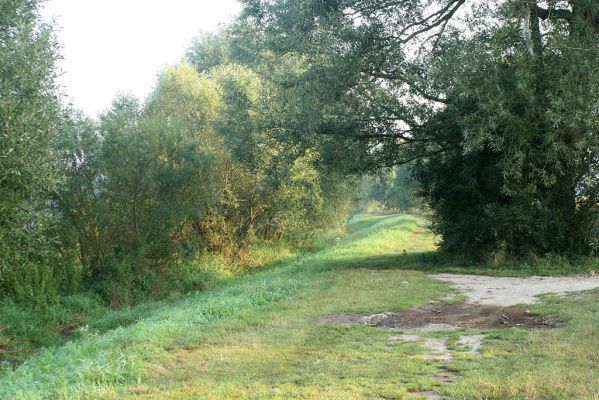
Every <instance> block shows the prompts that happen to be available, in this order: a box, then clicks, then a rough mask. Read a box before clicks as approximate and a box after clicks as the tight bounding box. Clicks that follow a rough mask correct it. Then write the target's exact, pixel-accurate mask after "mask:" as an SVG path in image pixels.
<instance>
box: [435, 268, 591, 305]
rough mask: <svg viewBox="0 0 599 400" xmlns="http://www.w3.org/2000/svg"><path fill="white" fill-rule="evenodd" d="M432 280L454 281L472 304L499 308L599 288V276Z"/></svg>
mask: <svg viewBox="0 0 599 400" xmlns="http://www.w3.org/2000/svg"><path fill="white" fill-rule="evenodd" d="M429 276H430V277H431V278H434V279H438V280H442V281H446V282H450V283H451V284H452V286H454V287H455V288H456V289H458V290H459V291H460V292H462V293H463V294H465V295H466V296H467V297H468V301H469V302H470V303H475V304H489V305H496V306H513V305H516V304H531V303H538V302H539V301H540V299H539V297H538V296H539V295H543V294H547V293H553V294H556V295H561V296H563V295H565V294H567V293H569V292H579V291H583V290H592V289H596V288H599V276H598V275H595V276H557V277H541V276H533V277H529V278H502V277H491V276H480V275H456V274H436V275H429Z"/></svg>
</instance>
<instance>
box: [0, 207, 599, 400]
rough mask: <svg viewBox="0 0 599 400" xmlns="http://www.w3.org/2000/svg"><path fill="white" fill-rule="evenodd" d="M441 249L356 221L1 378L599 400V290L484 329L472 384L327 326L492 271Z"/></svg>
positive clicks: (108, 394) (404, 226)
mask: <svg viewBox="0 0 599 400" xmlns="http://www.w3.org/2000/svg"><path fill="white" fill-rule="evenodd" d="M433 250H434V243H433V237H432V236H431V235H430V233H428V232H427V230H426V222H425V220H423V219H420V218H417V217H412V216H379V217H373V216H358V217H356V218H354V220H353V221H352V223H351V224H350V229H349V232H348V234H347V235H346V236H345V237H344V238H343V239H342V240H340V242H339V243H338V244H337V245H334V246H329V247H327V248H325V249H323V250H321V251H318V252H315V253H312V254H309V255H305V256H301V257H296V258H293V259H290V260H289V261H287V262H283V263H278V265H276V266H274V267H272V268H269V269H267V270H265V271H261V272H257V273H254V274H251V275H246V276H243V277H241V278H238V279H235V280H233V281H231V282H229V283H226V284H222V285H220V286H217V287H214V288H213V289H211V290H209V291H207V292H205V293H202V294H194V295H190V296H187V297H185V298H183V299H180V300H178V301H174V302H155V303H151V304H149V305H145V306H143V307H139V308H136V309H133V310H129V311H124V312H121V313H120V314H119V313H116V314H110V315H107V316H105V317H104V318H103V319H104V320H105V321H108V322H106V325H105V326H101V323H99V324H98V325H97V327H95V328H94V327H91V326H90V329H89V330H88V331H85V332H82V333H81V337H79V338H77V339H76V340H73V341H72V342H70V343H67V344H65V345H63V346H59V347H51V348H49V349H48V350H46V351H44V352H42V353H40V354H38V355H37V356H35V357H33V358H32V359H31V360H29V361H27V362H26V363H24V364H23V365H21V366H20V367H19V368H18V369H17V370H16V371H14V372H9V371H6V372H4V373H3V374H2V375H0V398H1V399H46V398H48V399H117V398H118V399H122V398H126V399H198V398H207V399H223V398H239V399H246V398H255V399H262V398H265V399H266V398H273V399H283V398H306V399H307V398H325V399H371V398H403V397H405V396H406V395H407V394H408V393H410V392H415V391H419V390H436V391H438V392H440V393H444V394H446V395H448V396H450V397H451V398H456V399H478V398H480V399H484V398H492V399H505V398H512V399H523V398H530V399H537V398H538V399H541V398H549V399H553V398H556V399H572V398H589V399H593V398H599V397H598V396H599V391H598V390H597V388H598V387H599V335H597V334H596V332H597V329H598V328H599V307H597V306H598V305H599V292H594V293H589V294H586V295H583V296H577V297H573V298H571V299H569V300H563V299H562V300H558V299H555V298H551V297H549V298H548V299H547V302H546V303H545V304H543V305H539V306H534V311H535V312H539V313H546V312H552V313H559V315H560V316H561V317H562V318H563V319H565V320H568V321H569V323H568V324H567V325H566V326H565V327H564V328H560V329H556V330H552V331H525V330H519V329H510V330H504V331H500V330H496V331H487V332H484V333H485V334H486V335H487V341H486V342H485V346H484V349H483V350H484V351H483V353H482V355H469V354H463V353H460V352H456V358H455V360H454V361H453V362H452V364H451V368H452V369H455V370H458V371H460V373H461V374H462V377H461V378H460V379H459V380H458V381H457V382H455V383H452V384H442V383H439V382H437V381H436V380H435V375H436V374H437V372H438V368H439V366H438V365H437V364H436V363H435V362H434V361H431V360H427V359H426V357H425V353H426V351H425V349H424V348H423V346H422V345H421V344H419V343H404V342H401V341H394V340H390V337H391V336H392V335H395V334H397V333H396V332H394V331H390V330H386V329H378V328H370V327H364V326H358V327H342V326H331V325H323V324H319V323H317V319H318V318H319V317H321V316H324V315H328V314H332V313H343V312H384V311H390V310H392V311H397V310H401V309H406V308H410V307H412V306H414V305H418V304H423V303H427V302H429V301H431V300H439V299H443V298H444V297H445V296H447V294H449V293H450V292H451V289H450V288H449V287H448V286H447V285H446V284H445V283H442V282H439V281H435V280H432V279H430V278H428V277H426V275H425V274H424V273H423V272H422V271H432V272H441V271H443V272H445V271H447V270H452V271H458V272H460V271H467V272H470V273H472V272H475V273H484V272H485V271H487V270H488V268H489V267H484V266H483V267H477V268H475V269H474V270H472V269H468V268H467V267H466V266H463V267H459V266H453V265H450V264H446V263H440V262H439V261H438V259H437V258H436V256H435V255H434V254H433V253H432V251H433ZM373 267H374V268H375V269H372V268H373ZM585 268H586V267H585ZM572 269H573V270H575V269H577V268H572ZM524 272H526V269H525V268H509V269H506V273H507V274H508V275H519V274H524ZM127 317H129V318H127ZM111 318H113V320H112V321H111V320H110V319H111ZM119 324H123V325H124V326H122V327H119V328H116V329H112V330H108V331H107V329H109V328H110V327H114V326H116V325H119ZM436 335H438V334H436ZM448 335H450V336H451V335H453V336H456V335H457V334H455V333H453V334H448ZM454 339H455V337H454ZM454 341H455V340H454Z"/></svg>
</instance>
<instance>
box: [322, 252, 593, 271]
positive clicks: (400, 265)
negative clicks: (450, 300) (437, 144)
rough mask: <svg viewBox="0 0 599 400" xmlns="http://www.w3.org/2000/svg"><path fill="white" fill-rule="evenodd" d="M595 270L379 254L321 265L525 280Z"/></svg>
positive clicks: (566, 262) (565, 263)
mask: <svg viewBox="0 0 599 400" xmlns="http://www.w3.org/2000/svg"><path fill="white" fill-rule="evenodd" d="M597 268H598V266H597V265H596V263H594V262H593V260H589V259H579V260H571V259H542V260H540V261H539V262H538V263H536V264H527V263H506V264H501V265H493V264H475V263H472V264H460V263H456V262H452V261H448V260H447V259H445V258H444V257H443V255H442V254H440V253H438V252H435V251H427V252H414V253H407V254H403V253H397V254H382V255H376V256H367V257H356V256H348V257H343V256H339V257H336V258H335V259H333V260H330V261H328V262H327V263H326V265H324V266H323V267H322V268H321V270H322V271H330V270H344V269H367V270H372V271H379V270H380V271H386V270H403V271H419V272H424V273H427V274H440V273H452V274H470V275H488V276H505V277H526V276H559V275H576V274H587V273H592V271H593V270H594V269H595V270H596V269H597Z"/></svg>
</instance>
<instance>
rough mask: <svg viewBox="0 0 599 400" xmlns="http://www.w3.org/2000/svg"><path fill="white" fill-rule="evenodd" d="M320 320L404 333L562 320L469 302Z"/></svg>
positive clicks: (543, 325) (552, 324) (549, 324)
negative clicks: (392, 329) (389, 329)
mask: <svg viewBox="0 0 599 400" xmlns="http://www.w3.org/2000/svg"><path fill="white" fill-rule="evenodd" d="M318 322H319V323H321V324H335V325H348V326H351V325H367V326H372V327H378V328H394V329H401V330H403V331H406V332H408V333H422V332H433V331H448V330H455V329H463V328H477V329H504V328H512V327H518V328H524V329H550V328H558V327H560V326H561V325H562V321H560V320H559V318H557V317H556V316H554V315H543V316H540V315H532V314H530V313H529V312H528V310H526V309H524V308H520V307H501V306H495V305H476V304H470V303H455V304H429V305H426V306H422V307H417V308H413V309H410V310H406V311H400V312H386V313H381V314H335V315H329V316H326V317H324V318H321V319H320V320H319V321H318Z"/></svg>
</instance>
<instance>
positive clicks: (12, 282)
mask: <svg viewBox="0 0 599 400" xmlns="http://www.w3.org/2000/svg"><path fill="white" fill-rule="evenodd" d="M39 5H40V2H39V1H35V0H6V1H3V2H2V4H1V5H0V59H1V60H2V63H0V121H2V122H1V123H0V154H1V156H0V295H2V296H11V297H13V298H17V299H20V300H36V301H40V302H42V301H44V300H45V299H46V298H47V297H48V296H49V295H51V294H52V293H53V292H54V291H55V290H56V285H55V281H54V275H55V273H56V272H57V270H56V269H55V267H57V264H58V263H59V262H60V261H59V255H60V254H59V252H58V246H57V243H56V239H57V234H56V232H55V230H54V225H55V220H56V218H55V217H56V216H55V213H54V211H53V206H52V205H53V204H52V202H51V196H52V194H53V193H54V191H55V189H56V188H57V185H58V183H59V182H60V179H61V177H60V173H59V169H58V164H57V163H56V153H55V152H54V151H53V144H54V141H55V138H56V135H57V133H58V131H59V129H60V102H59V98H58V91H57V87H56V84H55V77H56V72H55V61H56V59H57V58H58V52H57V46H56V43H55V40H54V37H53V35H52V28H51V26H50V25H48V24H45V23H43V22H41V18H40V16H39Z"/></svg>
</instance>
